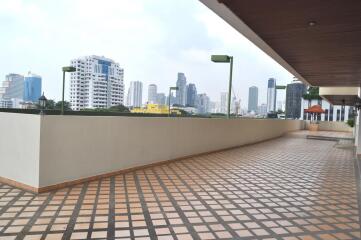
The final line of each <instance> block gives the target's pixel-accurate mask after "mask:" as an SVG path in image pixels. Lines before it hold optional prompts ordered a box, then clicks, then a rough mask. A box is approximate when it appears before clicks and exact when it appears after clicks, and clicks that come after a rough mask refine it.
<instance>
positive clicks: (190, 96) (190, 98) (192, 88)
mask: <svg viewBox="0 0 361 240" xmlns="http://www.w3.org/2000/svg"><path fill="white" fill-rule="evenodd" d="M196 101H197V88H196V85H195V84H193V83H190V84H188V85H187V103H186V105H187V106H188V107H195V106H196V103H197V102H196Z"/></svg>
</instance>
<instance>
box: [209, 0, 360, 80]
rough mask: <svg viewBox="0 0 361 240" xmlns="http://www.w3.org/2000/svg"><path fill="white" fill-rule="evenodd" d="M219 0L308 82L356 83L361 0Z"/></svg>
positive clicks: (358, 71) (358, 66) (358, 67)
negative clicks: (311, 24) (312, 24)
mask: <svg viewBox="0 0 361 240" xmlns="http://www.w3.org/2000/svg"><path fill="white" fill-rule="evenodd" d="M204 2H206V1H204ZM219 2H221V3H223V4H225V5H226V6H227V7H228V8H229V9H230V10H231V11H232V12H233V13H234V14H235V15H237V16H238V17H239V19H241V20H242V21H243V22H244V23H245V24H246V25H247V26H248V27H249V28H250V29H252V30H253V31H254V32H255V33H256V34H257V35H258V36H259V37H260V38H261V39H262V40H263V41H264V42H265V43H266V44H268V45H269V46H270V47H271V48H272V49H273V50H274V51H275V52H276V53H277V54H278V55H279V56H280V57H281V58H283V59H284V60H285V61H286V62H287V63H288V64H289V65H291V67H293V68H294V69H295V70H296V71H297V73H299V74H300V75H301V76H302V77H303V78H304V79H305V80H306V81H307V82H308V83H310V84H311V85H314V86H360V83H361V0H292V1H290V0H272V1H271V0H219ZM311 22H313V23H315V24H314V26H310V23H311Z"/></svg>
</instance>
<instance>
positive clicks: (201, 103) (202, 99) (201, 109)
mask: <svg viewBox="0 0 361 240" xmlns="http://www.w3.org/2000/svg"><path fill="white" fill-rule="evenodd" d="M209 104H210V99H209V97H208V96H207V94H205V93H202V94H198V96H197V110H198V113H199V114H206V113H208V112H209Z"/></svg>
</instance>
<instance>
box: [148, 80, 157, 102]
mask: <svg viewBox="0 0 361 240" xmlns="http://www.w3.org/2000/svg"><path fill="white" fill-rule="evenodd" d="M148 103H153V104H156V103H157V85H155V84H150V85H149V86H148Z"/></svg>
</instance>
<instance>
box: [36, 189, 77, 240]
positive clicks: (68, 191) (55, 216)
mask: <svg viewBox="0 0 361 240" xmlns="http://www.w3.org/2000/svg"><path fill="white" fill-rule="evenodd" d="M71 190H72V188H69V189H68V190H67V191H66V195H65V196H64V199H63V200H62V201H61V203H60V205H59V208H58V209H57V210H56V212H55V214H54V215H53V216H52V217H51V220H50V222H49V225H48V226H47V228H46V230H45V231H44V232H43V233H42V236H41V240H45V238H46V235H47V234H48V233H49V232H50V230H51V227H52V226H53V225H54V222H55V220H56V218H57V217H58V216H59V213H60V211H61V209H62V207H63V206H64V204H65V202H66V200H67V199H68V196H69V193H70V192H71ZM57 192H58V191H56V192H54V196H56V193H57Z"/></svg>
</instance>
